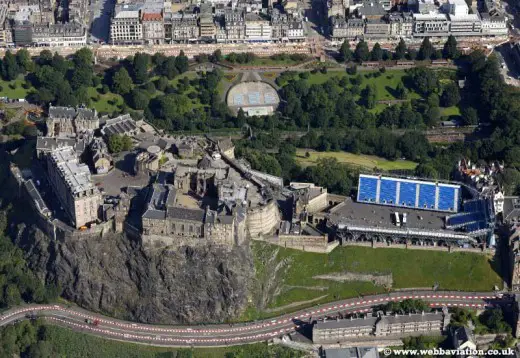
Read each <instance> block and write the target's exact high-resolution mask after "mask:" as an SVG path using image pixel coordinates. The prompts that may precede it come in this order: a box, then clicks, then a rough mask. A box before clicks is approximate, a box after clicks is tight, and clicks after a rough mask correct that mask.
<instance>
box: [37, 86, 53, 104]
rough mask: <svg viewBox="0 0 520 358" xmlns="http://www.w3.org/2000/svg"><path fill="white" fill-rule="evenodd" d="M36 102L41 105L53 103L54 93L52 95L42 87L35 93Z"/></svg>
mask: <svg viewBox="0 0 520 358" xmlns="http://www.w3.org/2000/svg"><path fill="white" fill-rule="evenodd" d="M36 100H37V101H38V102H40V103H41V104H46V103H49V102H52V101H54V93H52V92H51V91H50V90H49V89H47V88H45V87H42V88H40V89H39V90H38V92H37V93H36Z"/></svg>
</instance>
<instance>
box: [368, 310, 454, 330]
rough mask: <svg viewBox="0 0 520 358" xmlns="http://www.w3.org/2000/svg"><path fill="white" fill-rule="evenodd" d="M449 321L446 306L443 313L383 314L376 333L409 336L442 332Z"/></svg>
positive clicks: (376, 327) (377, 324)
mask: <svg viewBox="0 0 520 358" xmlns="http://www.w3.org/2000/svg"><path fill="white" fill-rule="evenodd" d="M449 323H450V315H449V314H448V309H447V308H444V310H443V312H442V313H424V312H423V313H421V314H408V315H392V316H383V317H381V319H379V320H378V321H377V323H376V326H375V331H374V334H375V335H376V336H380V337H386V336H399V337H407V336H415V335H421V334H424V333H425V332H431V333H433V334H441V333H442V332H443V331H444V330H445V329H446V327H448V325H449Z"/></svg>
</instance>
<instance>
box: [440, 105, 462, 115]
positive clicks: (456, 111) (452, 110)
mask: <svg viewBox="0 0 520 358" xmlns="http://www.w3.org/2000/svg"><path fill="white" fill-rule="evenodd" d="M441 115H442V116H444V117H451V116H460V108H459V107H457V106H452V107H445V108H441Z"/></svg>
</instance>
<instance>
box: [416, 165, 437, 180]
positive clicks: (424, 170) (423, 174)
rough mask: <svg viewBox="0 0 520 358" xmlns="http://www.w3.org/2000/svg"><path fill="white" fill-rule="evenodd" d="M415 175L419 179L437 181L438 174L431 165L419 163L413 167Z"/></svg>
mask: <svg viewBox="0 0 520 358" xmlns="http://www.w3.org/2000/svg"><path fill="white" fill-rule="evenodd" d="M415 175H416V176H418V177H420V178H429V179H438V178H439V173H438V172H437V170H436V169H435V168H434V167H433V166H432V165H431V164H424V163H421V164H419V165H418V166H417V167H415Z"/></svg>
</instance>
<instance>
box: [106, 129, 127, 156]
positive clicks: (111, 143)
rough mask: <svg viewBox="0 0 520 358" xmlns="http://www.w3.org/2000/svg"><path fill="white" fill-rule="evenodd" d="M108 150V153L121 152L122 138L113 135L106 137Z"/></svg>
mask: <svg viewBox="0 0 520 358" xmlns="http://www.w3.org/2000/svg"><path fill="white" fill-rule="evenodd" d="M108 150H109V151H110V153H119V152H121V151H122V150H123V137H122V136H120V135H119V134H113V135H111V136H110V137H108Z"/></svg>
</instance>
